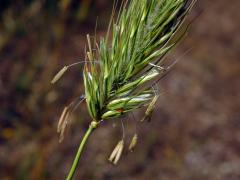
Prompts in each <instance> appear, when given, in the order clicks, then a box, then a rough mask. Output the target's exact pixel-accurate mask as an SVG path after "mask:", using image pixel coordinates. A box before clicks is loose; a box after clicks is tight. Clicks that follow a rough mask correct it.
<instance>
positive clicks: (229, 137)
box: [0, 0, 240, 180]
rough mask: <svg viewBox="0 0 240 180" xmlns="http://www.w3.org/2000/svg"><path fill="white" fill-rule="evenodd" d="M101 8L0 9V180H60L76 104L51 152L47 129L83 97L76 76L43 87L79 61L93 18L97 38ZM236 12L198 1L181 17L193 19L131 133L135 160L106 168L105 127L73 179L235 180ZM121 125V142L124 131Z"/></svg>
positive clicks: (239, 86) (32, 0)
mask: <svg viewBox="0 0 240 180" xmlns="http://www.w3.org/2000/svg"><path fill="white" fill-rule="evenodd" d="M111 8H112V2H111V1H108V0H95V1H94V0H59V1H58V0H52V1H47V0H22V1H17V0H12V1H8V0H1V1H0V179H4V180H5V179H33V180H38V179H64V177H65V175H66V173H67V172H68V170H69V168H70V165H71V163H72V160H73V158H74V156H75V152H76V149H77V147H78V145H79V142H80V140H81V137H82V135H83V132H84V131H85V129H86V128H87V127H88V123H89V120H90V118H89V116H88V114H87V110H86V107H85V105H84V104H82V105H81V106H80V107H79V108H78V110H77V112H76V113H74V117H73V121H72V124H71V127H70V128H69V129H68V132H67V135H66V137H65V140H64V142H63V143H61V144H59V143H58V135H57V133H56V124H57V120H58V118H59V116H60V114H61V111H62V109H63V107H64V105H66V104H68V103H70V102H71V101H72V100H73V99H74V97H77V96H79V95H81V94H82V93H83V92H84V89H83V83H82V72H81V68H82V67H81V66H76V67H74V68H72V69H71V71H69V72H68V73H67V74H66V75H65V76H64V78H63V79H62V80H61V81H60V82H59V83H57V85H55V86H52V85H51V84H50V81H51V79H52V77H53V76H54V74H55V73H56V72H57V71H58V70H59V69H61V67H62V66H64V65H66V64H71V63H73V62H76V61H79V60H80V59H83V57H84V54H83V52H84V46H85V43H86V38H85V37H86V36H85V35H86V34H87V33H90V34H92V35H93V34H94V29H95V24H96V19H97V17H99V18H98V28H97V34H98V36H99V35H104V34H105V32H106V28H107V24H108V20H109V17H110V13H111ZM239 8H240V1H239V0H231V1H226V0H215V1H214V0H212V1H208V0H199V1H198V3H197V4H196V6H195V8H194V9H193V11H192V13H191V15H190V18H193V17H196V16H198V15H199V14H201V15H200V16H199V17H198V18H197V19H196V20H195V21H194V23H193V24H192V27H191V30H190V32H189V34H188V36H187V38H186V39H185V40H184V41H183V42H182V43H181V45H180V46H178V48H177V49H176V50H175V51H174V52H172V53H171V54H170V55H169V56H168V58H169V59H180V61H179V63H178V64H177V65H176V67H175V68H174V70H173V71H172V72H171V73H170V74H169V75H168V76H167V77H166V78H165V79H164V80H163V81H162V82H160V85H161V87H162V92H163V93H162V96H161V98H160V100H159V103H158V106H157V110H155V112H154V115H153V118H152V122H151V123H144V124H138V125H137V129H138V134H139V144H138V146H137V149H136V150H135V152H134V153H128V152H125V153H124V155H123V156H122V158H121V160H120V162H119V165H118V166H112V165H111V164H109V163H108V161H107V158H108V156H109V154H110V152H111V150H112V149H113V147H114V145H115V144H116V143H117V141H118V140H119V139H120V138H121V125H120V124H119V123H118V122H115V121H112V122H108V123H106V124H104V126H102V127H101V128H99V129H98V130H96V131H95V133H94V134H93V136H91V138H90V141H89V143H88V146H87V148H86V149H85V151H84V154H83V158H82V159H81V161H80V164H79V168H78V171H77V175H76V179H84V180H85V179H89V180H91V179H93V180H98V179H104V180H108V179H116V180H120V179H124V180H130V179H131V180H132V179H139V180H145V179H149V180H175V179H183V180H185V179H186V180H188V179H189V180H192V179H193V180H198V179H199V180H205V179H212V180H225V179H228V180H239V179H240V60H239V58H240V51H239V47H240V12H239ZM186 52H187V53H186ZM135 115H136V118H137V119H138V118H140V115H141V112H138V113H136V114H135ZM125 126H126V129H127V142H129V140H130V138H131V136H132V134H133V133H134V122H133V121H132V120H131V119H130V120H126V123H125Z"/></svg>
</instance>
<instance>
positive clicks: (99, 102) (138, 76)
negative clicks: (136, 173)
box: [52, 0, 196, 179]
mask: <svg viewBox="0 0 240 180" xmlns="http://www.w3.org/2000/svg"><path fill="white" fill-rule="evenodd" d="M195 1H196V0H129V1H128V0H127V1H124V2H123V3H122V4H121V7H120V12H119V14H117V15H116V16H114V14H116V13H115V11H116V9H115V8H113V15H112V17H111V20H110V23H109V28H108V32H107V35H106V37H104V38H100V40H99V42H97V40H96V39H97V38H94V40H92V39H91V38H90V36H89V35H88V36H87V44H88V48H87V49H86V57H85V64H84V69H83V77H84V87H85V96H84V99H85V100H86V104H87V108H88V111H89V114H90V116H91V118H92V122H91V124H90V126H89V130H88V131H87V133H86V135H85V136H84V139H83V141H82V143H81V144H80V147H79V150H78V153H77V156H76V158H75V160H74V163H73V166H72V168H71V171H70V173H69V175H68V178H67V179H72V177H73V175H74V172H75V170H76V166H77V164H78V161H79V158H80V155H81V152H82V149H83V147H84V144H85V143H86V141H87V138H88V137H89V135H90V134H91V132H92V130H93V129H95V128H97V127H98V125H99V123H100V122H102V121H105V120H108V119H112V118H117V117H121V116H122V115H124V114H126V113H129V112H133V111H134V110H136V109H138V108H143V107H147V110H146V113H145V116H144V117H143V118H142V120H141V121H144V120H145V119H147V118H148V117H149V116H150V115H151V113H152V111H153V109H154V106H155V103H156V101H157V99H158V97H159V94H158V92H157V91H156V89H155V88H153V86H154V84H156V83H157V82H158V80H159V79H160V78H161V77H162V76H164V75H165V74H166V72H168V70H169V66H167V67H165V66H162V62H163V60H164V57H165V55H166V54H167V53H168V52H169V51H170V50H172V49H173V48H174V47H175V46H176V45H177V44H178V42H179V40H180V39H181V38H182V37H183V35H184V34H185V32H186V31H184V32H183V33H180V35H178V36H176V32H177V31H178V29H179V28H180V27H181V25H182V23H183V21H184V19H185V17H186V15H187V14H188V12H189V11H190V10H191V8H192V6H193V5H194V3H195ZM93 49H97V51H94V50H93ZM67 69H68V68H67V66H66V67H64V68H63V69H62V70H61V71H60V73H58V74H57V75H56V77H55V78H54V79H53V81H52V82H53V83H55V82H56V81H57V80H58V79H60V77H61V76H62V74H63V73H64V72H65V71H66V70H67ZM64 113H66V109H65V111H64ZM64 115H65V114H64ZM65 116H66V115H65ZM63 118H64V116H62V118H61V124H63V120H64V119H63ZM59 129H61V127H59ZM62 129H64V128H62ZM136 142H137V135H135V136H134V137H133V140H132V142H131V144H130V147H129V149H130V150H132V149H133V148H134V147H135V145H136ZM123 146H124V142H123V140H121V141H119V143H118V144H117V146H116V148H115V149H114V151H113V153H112V154H111V156H110V158H109V160H110V161H113V163H114V164H116V163H117V161H118V160H119V158H120V156H121V153H122V151H123Z"/></svg>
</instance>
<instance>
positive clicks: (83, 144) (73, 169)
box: [66, 121, 97, 180]
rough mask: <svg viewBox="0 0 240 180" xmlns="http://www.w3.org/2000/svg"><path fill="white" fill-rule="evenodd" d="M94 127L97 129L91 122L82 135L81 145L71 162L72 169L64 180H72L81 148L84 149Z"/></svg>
mask: <svg viewBox="0 0 240 180" xmlns="http://www.w3.org/2000/svg"><path fill="white" fill-rule="evenodd" d="M96 127H97V124H96V122H95V121H93V122H92V123H91V124H90V126H89V128H88V130H87V132H86V133H85V135H84V137H83V139H82V141H81V143H80V146H79V148H78V151H77V154H76V156H75V159H74V161H73V164H72V167H71V169H70V171H69V173H68V176H67V178H66V180H72V178H73V176H74V174H75V171H76V169H77V165H78V162H79V160H80V157H81V154H82V151H83V148H84V146H85V144H86V142H87V140H88V138H89V136H90V135H91V133H92V132H93V130H94V129H95V128H96Z"/></svg>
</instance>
